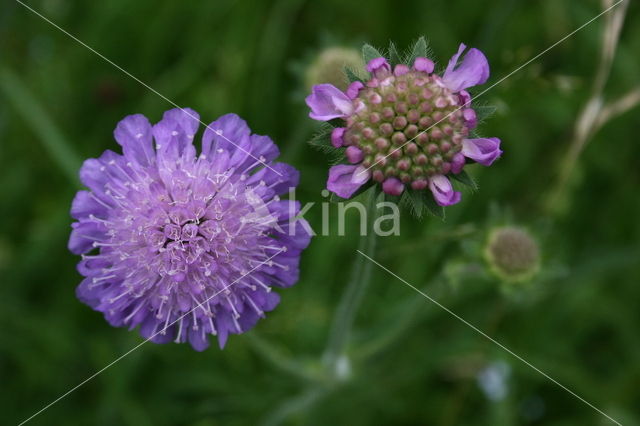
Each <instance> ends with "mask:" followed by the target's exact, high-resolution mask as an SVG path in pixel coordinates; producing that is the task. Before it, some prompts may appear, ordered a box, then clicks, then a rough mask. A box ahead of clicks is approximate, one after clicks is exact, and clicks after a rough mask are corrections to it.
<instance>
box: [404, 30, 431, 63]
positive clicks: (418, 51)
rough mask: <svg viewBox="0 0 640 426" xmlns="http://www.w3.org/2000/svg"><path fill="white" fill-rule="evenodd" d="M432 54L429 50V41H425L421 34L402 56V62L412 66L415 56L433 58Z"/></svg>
mask: <svg viewBox="0 0 640 426" xmlns="http://www.w3.org/2000/svg"><path fill="white" fill-rule="evenodd" d="M432 54H433V52H432V51H431V48H429V43H427V39H425V38H424V36H422V37H420V38H419V39H418V40H416V42H415V43H414V44H413V47H412V48H411V50H410V51H409V54H408V55H407V56H406V57H405V58H404V63H405V64H406V65H408V66H412V65H413V62H414V61H415V60H416V58H419V57H422V58H429V59H431V60H433V59H432V58H431V56H432ZM434 62H435V61H434Z"/></svg>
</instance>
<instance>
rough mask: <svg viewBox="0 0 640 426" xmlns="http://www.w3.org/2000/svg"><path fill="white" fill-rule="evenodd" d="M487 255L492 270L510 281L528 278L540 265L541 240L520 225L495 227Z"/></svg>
mask: <svg viewBox="0 0 640 426" xmlns="http://www.w3.org/2000/svg"><path fill="white" fill-rule="evenodd" d="M484 256H485V259H486V261H487V263H488V264H489V267H490V269H491V271H492V272H493V273H495V274H496V275H497V276H498V277H499V278H501V279H502V280H504V281H507V282H522V281H527V280H529V279H531V278H532V277H533V276H534V275H535V274H536V273H537V272H538V270H539V267H540V250H539V247H538V243H537V242H536V241H535V239H534V238H533V237H532V236H531V234H529V232H527V231H526V230H524V229H522V228H519V227H516V226H503V227H498V228H494V229H493V230H492V231H491V233H490V234H489V239H488V241H487V245H486V246H485V249H484Z"/></svg>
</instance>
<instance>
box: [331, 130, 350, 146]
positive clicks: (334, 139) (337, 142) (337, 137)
mask: <svg viewBox="0 0 640 426" xmlns="http://www.w3.org/2000/svg"><path fill="white" fill-rule="evenodd" d="M345 130H347V129H345V128H344V127H336V128H335V129H333V130H332V131H331V145H333V146H335V147H336V148H340V147H341V146H342V145H343V143H344V141H343V139H342V137H343V136H344V132H345Z"/></svg>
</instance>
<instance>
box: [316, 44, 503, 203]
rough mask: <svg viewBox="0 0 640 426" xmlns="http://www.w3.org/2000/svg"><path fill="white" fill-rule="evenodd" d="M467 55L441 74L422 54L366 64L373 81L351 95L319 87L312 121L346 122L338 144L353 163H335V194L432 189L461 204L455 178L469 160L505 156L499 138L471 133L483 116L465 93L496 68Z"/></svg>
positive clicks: (338, 130)
mask: <svg viewBox="0 0 640 426" xmlns="http://www.w3.org/2000/svg"><path fill="white" fill-rule="evenodd" d="M465 50H466V46H465V45H464V44H461V45H460V49H459V50H458V52H457V53H456V54H455V55H454V56H453V57H452V58H451V60H450V61H449V65H448V66H447V68H446V70H445V72H444V74H443V75H442V76H440V75H437V74H435V73H434V72H433V71H434V62H433V61H432V60H431V59H429V58H426V57H423V56H419V57H416V58H415V59H414V60H413V62H412V63H411V64H403V63H398V64H395V66H392V65H391V64H390V63H389V61H388V60H387V59H386V58H384V57H382V56H379V57H373V58H371V59H370V60H369V61H368V63H367V66H366V70H367V71H368V72H369V73H370V78H369V79H368V80H367V81H354V82H352V83H351V85H350V86H349V87H348V88H347V90H346V92H342V91H341V90H339V89H337V88H335V87H333V86H332V85H330V84H320V85H317V86H315V87H314V88H313V91H312V94H311V95H310V96H309V97H307V105H308V106H309V108H310V109H311V112H310V114H309V116H310V117H311V118H313V119H315V120H320V121H329V120H334V119H342V120H344V122H343V123H344V124H343V125H342V126H340V125H338V127H335V128H334V129H333V131H332V132H331V144H332V145H333V146H334V147H343V148H346V149H345V150H344V155H345V163H349V164H351V165H352V166H351V167H349V166H347V165H345V164H340V165H337V166H333V168H332V169H331V170H330V171H329V181H328V184H327V188H328V189H329V190H330V191H332V192H334V193H335V194H337V195H339V196H340V197H343V198H349V197H351V196H352V195H353V194H354V193H355V192H356V191H358V189H359V188H360V187H362V186H363V185H365V184H366V183H367V181H369V180H373V181H375V182H379V183H381V184H382V185H381V186H382V190H383V191H384V192H386V193H388V194H391V195H400V194H402V193H403V192H404V191H405V190H407V189H410V190H412V191H422V190H425V189H427V188H428V189H429V190H430V191H431V192H432V194H433V197H434V199H435V201H436V202H437V203H438V204H439V205H441V206H447V205H451V204H455V203H457V202H459V201H460V193H459V192H456V191H455V190H454V189H453V186H452V185H451V182H450V181H449V177H450V176H451V175H457V174H459V173H461V172H462V169H463V167H464V165H465V163H466V159H469V160H472V161H475V162H477V163H480V164H483V165H485V166H489V165H491V164H492V163H493V162H494V161H495V160H496V159H497V158H499V157H500V155H501V153H502V151H501V150H500V140H499V139H498V138H475V137H473V135H472V131H473V129H474V128H475V127H476V125H477V121H478V119H477V115H476V111H475V110H474V108H473V107H472V106H471V95H470V94H469V93H468V92H467V90H466V89H468V88H470V87H472V86H474V85H478V84H483V83H484V82H486V80H487V78H488V77H489V65H488V63H487V59H486V58H485V56H484V55H483V54H482V52H480V51H479V50H478V49H470V50H469V51H468V52H467V53H466V55H464V56H463V53H464V51H465ZM461 57H462V59H461ZM334 123H335V122H334V121H332V124H334ZM356 174H357V175H356Z"/></svg>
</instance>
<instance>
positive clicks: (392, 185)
mask: <svg viewBox="0 0 640 426" xmlns="http://www.w3.org/2000/svg"><path fill="white" fill-rule="evenodd" d="M382 190H383V191H384V192H385V193H387V194H389V195H400V194H402V192H403V191H404V184H403V183H402V182H400V180H398V179H397V178H394V177H390V178H387V179H385V181H384V182H382Z"/></svg>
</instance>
